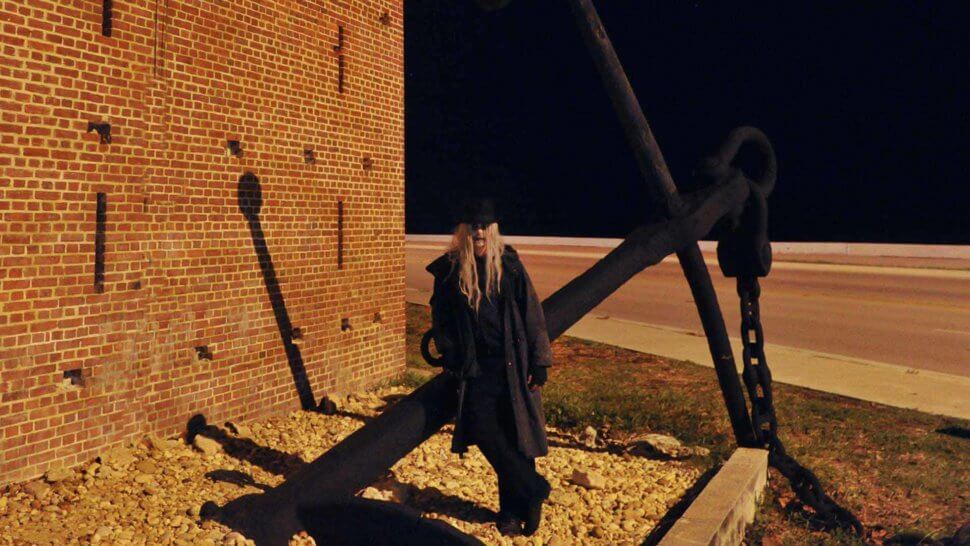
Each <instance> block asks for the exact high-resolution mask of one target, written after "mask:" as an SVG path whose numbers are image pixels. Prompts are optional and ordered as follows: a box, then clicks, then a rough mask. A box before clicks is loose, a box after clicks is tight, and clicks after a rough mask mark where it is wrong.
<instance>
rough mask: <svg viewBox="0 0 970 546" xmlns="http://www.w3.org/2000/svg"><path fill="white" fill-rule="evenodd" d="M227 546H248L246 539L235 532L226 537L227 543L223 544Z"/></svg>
mask: <svg viewBox="0 0 970 546" xmlns="http://www.w3.org/2000/svg"><path fill="white" fill-rule="evenodd" d="M223 544H225V545H226V546H246V537H244V536H242V535H241V534H239V533H237V532H235V531H233V532H231V533H229V534H228V535H226V538H225V541H224V542H223Z"/></svg>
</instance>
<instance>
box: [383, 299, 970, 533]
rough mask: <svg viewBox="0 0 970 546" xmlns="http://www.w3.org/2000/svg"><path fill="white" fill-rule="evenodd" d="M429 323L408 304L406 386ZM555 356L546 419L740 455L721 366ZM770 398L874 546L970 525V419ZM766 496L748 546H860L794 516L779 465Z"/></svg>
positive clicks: (792, 394)
mask: <svg viewBox="0 0 970 546" xmlns="http://www.w3.org/2000/svg"><path fill="white" fill-rule="evenodd" d="M430 326H431V324H430V313H429V309H428V308H427V307H425V306H421V305H415V304H408V308H407V354H408V356H407V365H408V372H406V373H405V375H404V376H402V378H401V379H400V380H401V381H407V382H409V383H405V384H409V385H412V384H413V385H414V386H418V385H420V384H423V383H424V382H425V381H426V380H427V378H429V377H431V375H427V376H425V374H427V373H428V371H435V370H436V369H435V368H432V367H430V366H428V365H427V364H426V363H425V362H424V360H423V359H422V358H421V353H420V341H421V336H422V335H424V332H425V331H427V330H428V328H430ZM553 354H554V359H553V367H552V368H551V369H550V374H549V382H548V383H547V384H546V386H545V387H544V388H543V404H544V408H545V412H546V420H547V422H548V423H549V424H551V425H555V426H557V427H560V428H564V429H581V428H583V427H585V426H587V425H592V426H594V427H600V426H601V425H604V424H609V425H610V427H611V430H612V431H618V432H620V433H623V432H630V433H633V432H647V431H649V432H659V433H663V434H671V435H673V436H676V437H677V438H680V439H681V440H682V441H684V442H685V443H687V444H690V445H700V446H703V447H707V448H708V449H710V450H711V456H710V457H709V458H707V459H705V460H700V461H695V464H697V465H699V466H700V467H701V468H702V469H706V468H709V467H711V466H713V465H714V464H717V463H719V462H721V461H723V460H725V459H726V458H727V457H728V456H729V455H730V454H731V453H732V452H733V450H734V447H735V445H734V437H733V434H732V432H731V426H730V422H729V421H728V418H727V413H726V411H725V409H724V403H723V401H722V398H721V391H720V388H719V387H718V384H717V378H716V377H715V375H714V371H713V370H711V369H708V368H704V367H701V366H698V365H696V364H691V363H689V362H680V361H674V360H668V359H663V358H659V357H656V356H653V355H648V354H643V353H637V352H634V351H630V350H626V349H621V348H618V347H613V346H610V345H603V344H600V343H594V342H590V341H585V340H581V339H576V338H570V337H566V336H563V337H562V338H560V339H558V340H556V342H555V343H553ZM769 357H770V355H769ZM408 374H415V375H414V376H411V377H409V376H408ZM774 395H775V408H776V411H777V415H778V422H779V435H780V437H781V439H782V441H783V442H784V443H785V446H786V448H787V450H788V452H789V453H790V454H791V455H793V456H794V457H795V458H796V459H798V460H799V461H800V462H801V463H802V464H803V465H805V466H807V467H808V468H809V469H811V470H813V471H814V472H815V474H816V475H817V476H818V477H819V479H820V480H821V482H822V485H823V488H824V489H825V491H826V493H828V494H829V495H830V496H831V497H832V498H833V499H835V500H836V501H837V502H839V503H840V504H842V505H843V506H846V507H847V508H849V509H850V510H852V511H853V512H854V513H855V514H856V516H857V517H859V519H860V520H861V521H862V522H863V524H865V525H866V526H867V527H869V528H870V530H871V531H872V540H873V542H875V543H877V544H881V543H882V542H883V540H884V539H886V538H888V537H890V536H893V535H896V534H897V533H902V532H915V533H917V534H922V535H926V536H929V537H936V538H940V537H945V536H950V535H952V534H953V533H955V532H956V530H957V529H958V528H959V526H960V525H962V524H964V523H967V521H968V520H970V457H967V456H966V453H967V452H968V451H970V439H968V438H966V436H965V433H966V431H967V430H968V429H970V422H968V421H962V420H959V419H951V418H945V417H939V416H934V415H929V414H926V413H920V412H917V411H912V410H905V409H899V408H891V407H888V406H883V405H879V404H875V403H871V402H863V401H859V400H853V399H850V398H845V397H842V396H837V395H834V394H828V393H822V392H818V391H813V390H811V389H805V388H800V387H792V386H789V385H783V384H777V383H776V384H775V386H774ZM768 489H769V490H768V491H767V493H766V495H765V500H764V502H763V503H762V509H761V511H760V513H759V515H758V518H757V519H756V521H755V524H754V525H753V526H752V528H751V529H750V530H749V533H748V536H747V537H746V539H745V540H746V542H747V543H749V544H776V545H789V544H792V545H800V544H806V545H807V544H813V545H818V544H824V545H836V544H838V545H843V544H845V545H848V544H862V542H860V541H859V540H857V539H856V538H854V537H852V536H848V535H844V534H839V533H834V534H833V533H823V532H818V531H813V530H811V529H810V526H809V522H808V520H807V519H806V517H805V516H804V515H803V514H802V513H801V512H799V511H797V510H791V509H790V507H791V506H793V505H794V504H789V503H790V501H791V500H792V499H793V498H794V494H793V493H792V491H791V489H790V487H789V486H788V483H787V481H786V480H785V479H784V478H783V477H782V476H781V475H780V474H778V473H777V472H776V471H774V470H772V474H771V480H770V481H769V488H768Z"/></svg>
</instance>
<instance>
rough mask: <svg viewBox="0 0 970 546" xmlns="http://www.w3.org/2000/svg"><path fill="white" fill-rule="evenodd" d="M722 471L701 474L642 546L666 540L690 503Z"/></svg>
mask: <svg viewBox="0 0 970 546" xmlns="http://www.w3.org/2000/svg"><path fill="white" fill-rule="evenodd" d="M720 469H721V466H720V465H718V466H715V467H714V468H711V469H709V470H708V471H707V472H705V473H703V474H701V476H700V477H699V478H697V481H696V482H694V485H693V486H692V487H691V488H690V489H688V490H687V491H686V492H685V493H684V496H682V497H681V498H680V500H679V501H677V504H675V505H673V506H672V507H671V508H670V510H667V513H666V514H664V516H663V517H662V518H660V521H658V522H657V526H656V527H654V528H653V531H651V532H650V534H649V535H647V538H646V539H644V541H643V543H642V544H641V546H656V545H657V544H659V543H660V541H661V540H662V539H663V538H664V535H666V534H667V531H670V528H671V527H673V526H674V523H676V522H677V520H678V519H680V517H681V516H683V515H684V512H686V511H687V507H689V506H690V503H692V502H694V499H696V498H697V495H700V493H701V491H702V490H703V489H704V487H705V486H706V485H707V482H709V481H711V478H713V477H714V475H715V474H717V471H718V470H720Z"/></svg>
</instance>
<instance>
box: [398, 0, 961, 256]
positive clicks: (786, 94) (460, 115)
mask: <svg viewBox="0 0 970 546" xmlns="http://www.w3.org/2000/svg"><path fill="white" fill-rule="evenodd" d="M963 6H964V4H963V3H962V2H915V1H914V2H909V1H906V2H902V1H900V2H814V1H813V2H800V3H792V2H771V3H769V2H758V3H755V2H744V3H737V2H686V1H679V0H669V1H666V0H665V1H644V0H637V1H619V0H609V1H602V0H601V1H599V2H597V8H598V10H599V13H600V16H601V18H602V20H603V23H604V25H605V27H606V29H607V32H608V33H609V35H610V38H611V39H612V41H613V44H614V47H615V48H616V51H617V54H618V55H619V58H620V60H621V62H622V63H623V65H624V67H625V69H626V72H627V75H628V77H629V79H630V82H631V84H632V85H633V88H634V90H635V91H636V93H637V96H638V98H639V100H640V104H641V106H642V107H643V110H644V113H645V114H646V116H647V120H648V121H649V122H650V125H651V127H652V129H653V132H654V135H655V136H656V138H657V141H658V142H659V144H660V147H661V150H663V153H664V155H665V157H666V159H667V163H668V165H669V166H670V169H671V172H672V173H673V176H674V180H675V181H676V182H677V184H678V186H679V187H680V189H681V190H690V189H691V181H690V172H691V169H692V168H693V167H694V166H695V164H696V162H697V160H698V159H700V158H701V157H703V156H704V155H705V154H707V153H709V152H710V151H711V150H712V149H713V148H715V147H716V146H717V144H718V143H719V142H720V141H721V139H723V137H724V136H725V135H726V134H727V133H728V131H730V130H731V129H732V128H733V127H735V126H738V125H753V126H755V127H758V128H760V129H762V130H763V131H764V132H765V133H767V135H768V136H769V137H770V138H771V139H772V141H773V142H774V145H775V150H776V153H777V154H778V158H779V180H778V184H777V186H776V188H775V192H774V193H773V194H772V196H771V197H770V198H769V205H770V211H771V213H770V214H771V216H770V220H769V222H770V227H769V233H770V236H771V238H772V239H773V240H777V241H871V242H918V243H959V244H970V221H968V220H967V211H968V210H970V189H968V186H970V180H968V173H970V161H968V154H967V150H968V149H970V145H968V137H970V130H968V128H970V108H968V97H970V84H968V81H970V63H968V58H970V55H968V52H970V47H968V46H970V38H968V34H967V29H968V28H970V8H966V7H963ZM405 64H406V66H405V72H406V92H405V105H406V116H405V122H406V207H407V211H406V212H407V232H408V233H446V232H449V231H450V230H451V228H452V227H453V214H454V209H455V206H454V205H455V204H457V203H460V202H461V200H462V199H463V198H464V196H465V195H467V194H468V193H470V192H478V191H488V192H490V193H491V194H492V195H494V196H495V198H496V200H497V202H498V206H499V209H500V213H501V215H502V222H501V227H502V231H503V233H507V234H513V235H562V236H590V237H622V236H624V235H626V234H627V233H628V232H629V231H630V230H632V229H633V228H634V227H635V226H637V225H638V224H640V223H642V222H644V221H645V220H646V219H648V218H649V217H650V215H651V209H652V206H651V203H650V198H649V196H648V194H647V190H646V184H645V182H644V181H643V180H642V178H641V177H640V174H639V172H638V170H637V168H636V164H635V162H634V160H633V155H632V154H631V152H630V149H629V146H628V145H627V143H626V140H625V139H624V136H623V133H622V130H621V128H620V125H619V123H618V121H617V118H616V116H615V114H614V113H613V110H612V107H611V105H610V102H609V99H608V97H607V95H606V93H605V91H604V90H603V87H602V84H601V83H600V80H599V77H598V75H597V73H596V71H595V68H594V66H593V63H592V61H591V60H590V57H589V55H588V53H587V50H586V48H585V45H584V44H583V42H582V39H581V37H580V34H579V32H578V30H577V29H576V25H575V23H574V21H573V18H572V14H571V12H570V11H569V8H568V6H567V5H566V3H565V2H554V1H547V0H528V1H526V0H513V2H512V3H511V4H510V6H509V7H507V8H506V9H504V10H500V11H497V12H489V13H486V12H482V11H480V10H479V9H478V8H477V7H476V6H475V5H474V3H473V2H471V1H469V0H461V1H458V0H454V1H452V0H447V1H438V0H410V1H408V2H405Z"/></svg>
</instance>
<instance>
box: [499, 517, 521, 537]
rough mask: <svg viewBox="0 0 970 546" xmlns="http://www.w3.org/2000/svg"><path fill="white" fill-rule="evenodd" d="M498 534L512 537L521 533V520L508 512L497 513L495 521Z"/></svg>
mask: <svg viewBox="0 0 970 546" xmlns="http://www.w3.org/2000/svg"><path fill="white" fill-rule="evenodd" d="M495 527H496V528H497V529H498V532H500V533H502V534H503V535H505V536H507V537H508V536H514V535H518V534H520V533H522V520H520V519H519V518H517V517H515V516H514V515H512V514H510V513H509V512H499V513H498V518H497V519H496V521H495Z"/></svg>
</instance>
